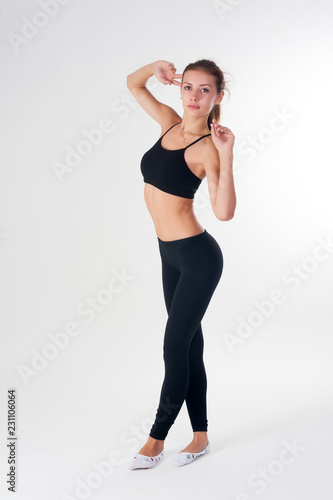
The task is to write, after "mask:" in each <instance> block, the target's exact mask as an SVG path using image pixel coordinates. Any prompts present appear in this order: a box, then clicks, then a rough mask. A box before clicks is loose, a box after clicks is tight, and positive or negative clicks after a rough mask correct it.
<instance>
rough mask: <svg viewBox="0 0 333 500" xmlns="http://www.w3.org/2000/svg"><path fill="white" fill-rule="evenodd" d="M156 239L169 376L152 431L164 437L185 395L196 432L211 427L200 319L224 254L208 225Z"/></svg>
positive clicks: (221, 267) (166, 378)
mask: <svg viewBox="0 0 333 500" xmlns="http://www.w3.org/2000/svg"><path fill="white" fill-rule="evenodd" d="M157 239H158V244H159V250H160V254H161V259H162V281H163V291H164V298H165V304H166V308H167V311H168V320H167V323H166V328H165V335H164V345H163V358H164V365H165V377H164V381H163V385H162V389H161V396H160V402H159V406H158V409H157V413H156V418H155V422H154V424H153V426H152V428H151V430H150V433H149V435H150V436H151V437H153V438H155V439H161V440H164V439H165V438H166V436H167V434H168V432H169V429H170V427H171V426H172V425H173V423H174V421H175V419H176V417H177V415H178V413H179V411H180V409H181V407H182V405H183V402H184V400H185V401H186V406H187V410H188V414H189V417H190V422H191V426H192V429H193V431H194V432H195V431H207V427H208V421H207V403H206V393H207V378H206V371H205V366H204V361H203V348H204V340H203V335H202V329H201V320H202V318H203V316H204V314H205V312H206V309H207V307H208V304H209V302H210V300H211V298H212V295H213V293H214V290H215V288H216V286H217V284H218V282H219V280H220V278H221V275H222V270H223V255H222V251H221V248H220V247H219V245H218V243H217V241H216V240H215V239H214V238H213V237H212V236H211V235H210V234H209V233H208V232H207V231H206V230H204V232H202V233H200V234H197V235H195V236H190V237H188V238H182V239H179V240H172V241H162V240H160V239H159V238H157Z"/></svg>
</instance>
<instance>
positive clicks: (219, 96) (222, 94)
mask: <svg viewBox="0 0 333 500" xmlns="http://www.w3.org/2000/svg"><path fill="white" fill-rule="evenodd" d="M223 96H224V90H222V92H221V93H220V94H218V96H217V98H216V100H215V103H214V104H220V102H221V101H222V99H223Z"/></svg>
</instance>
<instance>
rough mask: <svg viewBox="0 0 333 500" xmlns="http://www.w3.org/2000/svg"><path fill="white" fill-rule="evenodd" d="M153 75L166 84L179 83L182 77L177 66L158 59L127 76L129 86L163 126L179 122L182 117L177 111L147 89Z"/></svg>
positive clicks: (179, 84)
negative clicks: (177, 72)
mask: <svg viewBox="0 0 333 500" xmlns="http://www.w3.org/2000/svg"><path fill="white" fill-rule="evenodd" d="M151 76H155V77H156V78H157V79H158V80H159V81H160V82H161V83H163V84H164V85H172V84H173V85H178V86H181V83H180V82H177V81H176V78H181V77H182V75H181V74H176V68H175V67H174V65H173V64H172V63H170V62H168V61H156V62H154V63H151V64H147V65H146V66H143V67H142V68H139V69H138V70H136V71H134V73H131V74H130V75H128V76H127V87H128V89H129V90H130V92H131V94H132V95H133V97H134V98H135V99H136V100H137V102H138V103H139V104H140V106H141V107H142V108H143V109H144V110H145V111H146V112H147V113H148V114H149V116H151V117H152V118H153V119H154V120H156V121H157V122H158V123H159V124H160V125H161V127H162V129H163V128H165V127H167V126H168V125H169V124H170V122H173V121H174V122H177V121H179V120H181V117H180V116H179V115H178V113H176V111H175V110H174V109H173V108H171V107H170V106H167V105H166V104H163V103H162V102H160V101H158V100H157V99H156V98H155V97H154V96H153V94H152V93H151V92H150V91H149V90H148V89H147V87H146V83H147V81H148V79H149V78H150V77H151Z"/></svg>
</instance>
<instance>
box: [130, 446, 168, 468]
mask: <svg viewBox="0 0 333 500" xmlns="http://www.w3.org/2000/svg"><path fill="white" fill-rule="evenodd" d="M163 457H164V447H163V450H162V451H161V453H160V454H159V455H156V456H155V457H148V456H146V455H141V454H140V453H137V454H136V455H135V456H134V457H133V458H132V459H131V461H130V462H129V464H128V466H129V468H130V469H131V470H133V469H151V468H152V467H155V465H156V464H158V462H160V460H162V458H163Z"/></svg>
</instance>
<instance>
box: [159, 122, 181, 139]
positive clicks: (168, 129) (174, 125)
mask: <svg viewBox="0 0 333 500" xmlns="http://www.w3.org/2000/svg"><path fill="white" fill-rule="evenodd" d="M179 123H181V122H178V123H174V124H173V125H172V126H171V127H170V128H168V130H167V131H166V132H164V134H163V135H162V136H161V137H160V140H161V139H163V137H164V136H165V134H167V133H168V132H169V130H171V129H172V128H173V127H175V126H176V125H178V124H179Z"/></svg>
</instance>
